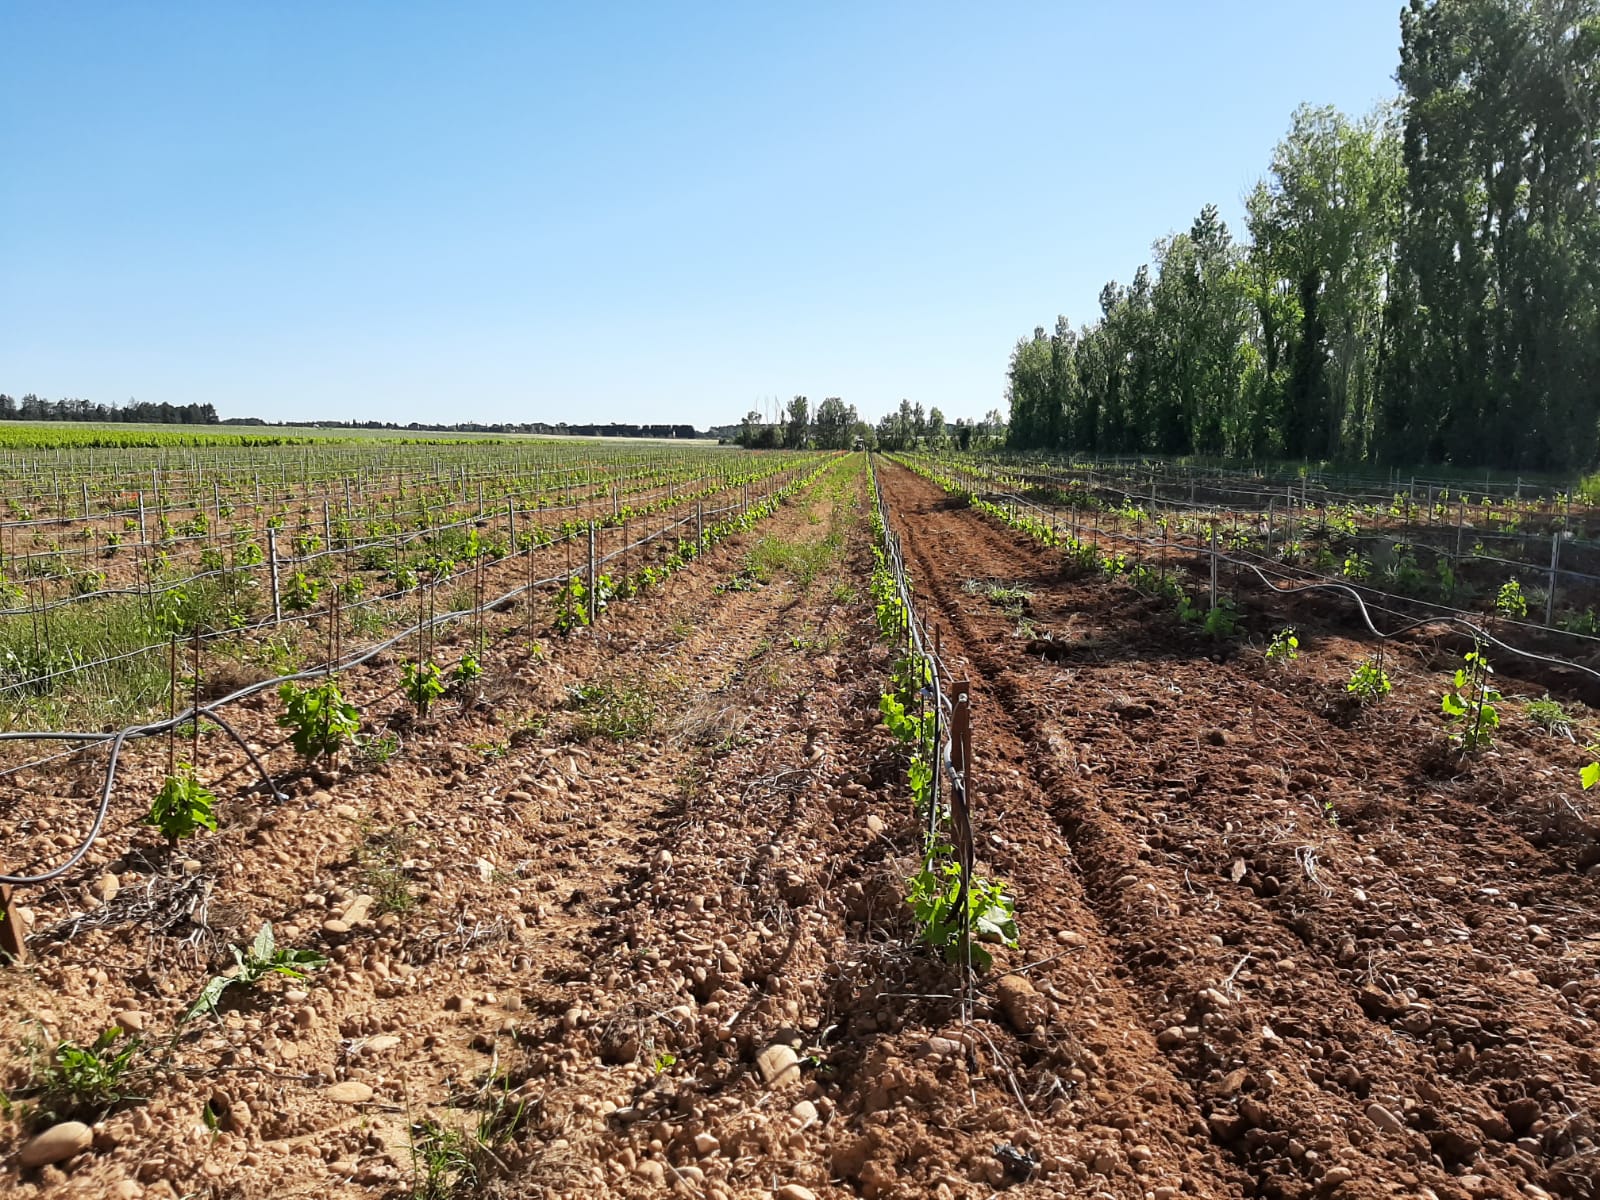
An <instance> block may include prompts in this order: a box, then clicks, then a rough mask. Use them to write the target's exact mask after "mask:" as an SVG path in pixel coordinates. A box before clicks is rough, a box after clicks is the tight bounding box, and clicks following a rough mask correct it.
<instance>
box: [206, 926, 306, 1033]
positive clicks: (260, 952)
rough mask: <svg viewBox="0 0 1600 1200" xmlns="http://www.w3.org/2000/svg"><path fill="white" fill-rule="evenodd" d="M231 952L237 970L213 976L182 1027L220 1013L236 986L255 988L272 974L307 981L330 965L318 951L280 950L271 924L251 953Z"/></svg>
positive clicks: (259, 934)
mask: <svg viewBox="0 0 1600 1200" xmlns="http://www.w3.org/2000/svg"><path fill="white" fill-rule="evenodd" d="M229 949H231V950H232V951H233V960H234V963H235V965H236V969H235V970H234V971H233V972H232V973H231V974H228V975H213V976H212V977H211V979H210V981H209V982H207V984H206V985H205V987H203V988H201V989H200V995H199V996H198V997H197V998H196V999H195V1002H194V1003H193V1004H191V1005H190V1006H189V1007H188V1008H187V1009H186V1010H185V1011H184V1014H183V1016H181V1017H179V1018H178V1024H180V1025H182V1024H183V1023H184V1022H186V1021H189V1020H191V1019H193V1018H194V1017H197V1016H199V1015H200V1014H201V1013H203V1012H216V1010H217V1002H218V1001H220V1000H221V999H222V993H223V992H225V991H226V990H227V989H228V988H230V987H232V986H234V985H235V984H239V985H241V986H243V987H253V986H254V985H255V984H257V983H259V982H260V981H261V980H263V979H265V978H267V977H268V976H270V975H282V976H284V977H285V978H287V979H294V980H304V979H306V978H307V973H308V972H310V971H315V970H319V969H320V968H322V967H325V966H327V965H328V960H327V959H326V958H324V957H323V956H322V955H320V954H318V953H317V952H316V951H315V950H283V949H279V947H278V944H277V939H276V938H274V937H273V936H272V924H271V922H268V923H267V924H265V925H263V926H262V927H261V932H260V933H258V934H256V937H255V941H253V942H252V943H251V944H250V949H249V950H248V951H245V950H241V949H239V947H238V946H231V947H229Z"/></svg>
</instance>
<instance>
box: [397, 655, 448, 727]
mask: <svg viewBox="0 0 1600 1200" xmlns="http://www.w3.org/2000/svg"><path fill="white" fill-rule="evenodd" d="M400 690H401V691H402V692H404V693H405V695H406V699H408V700H410V701H411V706H412V707H413V708H415V709H416V710H417V716H419V717H425V716H427V715H428V710H429V709H430V708H432V707H433V702H434V701H435V700H437V699H438V698H439V697H440V696H442V695H444V693H445V683H444V672H442V671H440V670H439V666H438V664H437V663H435V662H433V661H432V660H431V659H430V660H427V661H424V662H420V663H415V662H408V663H404V664H402V665H401V667H400Z"/></svg>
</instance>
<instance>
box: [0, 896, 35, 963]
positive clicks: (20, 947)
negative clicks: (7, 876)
mask: <svg viewBox="0 0 1600 1200" xmlns="http://www.w3.org/2000/svg"><path fill="white" fill-rule="evenodd" d="M26 932H27V931H26V930H24V929H23V928H22V915H21V914H20V913H18V912H17V906H16V905H15V904H14V903H12V899H11V887H10V885H9V884H0V956H3V957H5V958H8V959H10V960H11V962H12V963H13V964H15V965H17V966H21V965H22V964H23V963H25V962H27V961H28V947H27V946H26V945H25V944H24V938H25V936H26Z"/></svg>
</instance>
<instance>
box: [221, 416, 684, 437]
mask: <svg viewBox="0 0 1600 1200" xmlns="http://www.w3.org/2000/svg"><path fill="white" fill-rule="evenodd" d="M222 423H223V424H224V425H266V424H269V422H267V421H263V420H262V419H261V418H260V417H229V418H228V419H227V420H226V421H224V422H222ZM270 423H271V424H274V425H283V426H286V427H288V428H292V429H399V430H409V431H411V432H425V433H543V434H549V435H552V436H555V437H629V438H695V437H701V436H703V435H701V434H698V433H696V432H695V428H694V426H693V425H618V424H610V425H568V424H567V423H566V422H564V421H558V422H557V423H555V424H554V425H552V424H550V423H548V422H546V421H509V422H495V423H485V422H481V421H458V422H456V423H455V424H454V425H431V424H424V423H423V422H421V421H412V422H410V423H409V424H406V425H401V424H398V423H397V422H394V421H273V422H270Z"/></svg>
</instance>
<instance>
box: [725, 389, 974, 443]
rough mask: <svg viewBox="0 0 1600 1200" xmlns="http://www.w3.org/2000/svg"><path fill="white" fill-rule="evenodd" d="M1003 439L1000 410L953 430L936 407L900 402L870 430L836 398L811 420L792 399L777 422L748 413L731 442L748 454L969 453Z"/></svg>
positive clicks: (804, 406) (807, 406)
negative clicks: (950, 449)
mask: <svg viewBox="0 0 1600 1200" xmlns="http://www.w3.org/2000/svg"><path fill="white" fill-rule="evenodd" d="M1004 434H1005V419H1004V418H1003V417H1001V415H1000V412H999V410H998V409H990V410H989V412H988V414H987V415H986V416H985V417H984V419H983V420H982V421H968V420H966V419H964V418H957V420H956V421H955V423H954V424H953V425H952V424H949V423H947V422H946V421H945V418H944V414H943V413H942V412H940V411H939V409H938V408H937V407H935V408H930V409H929V410H928V411H927V412H926V413H924V412H923V410H922V405H921V404H920V403H917V404H913V403H912V402H911V401H909V400H901V401H900V407H899V408H898V409H895V410H893V411H891V412H888V413H885V414H884V416H883V417H882V418H880V419H879V421H878V423H877V425H876V426H874V425H870V424H868V423H867V422H866V421H863V420H862V419H861V414H860V413H858V412H857V411H856V406H855V405H854V404H846V403H845V402H844V401H843V400H841V399H840V398H839V397H838V396H829V397H828V398H827V399H826V400H824V401H823V402H822V403H821V404H819V405H817V409H816V412H815V414H813V413H812V411H811V402H810V400H809V399H807V398H806V397H805V396H796V397H795V398H794V399H792V400H790V401H789V404H788V407H787V409H786V410H785V413H784V418H783V420H781V421H768V420H766V418H764V417H763V416H762V415H761V414H760V413H759V412H756V411H755V410H753V409H752V410H751V411H750V412H748V413H746V414H745V418H744V420H743V421H742V422H740V424H739V427H738V430H737V432H736V433H734V435H733V441H734V442H735V443H736V444H738V445H740V446H743V447H744V448H745V449H747V450H780V449H781V450H800V449H805V448H808V447H810V448H815V449H817V450H849V449H852V448H857V447H860V448H867V449H878V450H909V449H911V448H912V447H914V446H919V445H920V446H942V445H946V444H953V445H956V446H959V447H960V448H961V449H963V450H969V449H978V448H980V447H982V446H985V445H988V444H990V443H993V442H996V441H998V440H1000V439H1001V438H1002V437H1003V436H1004Z"/></svg>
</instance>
